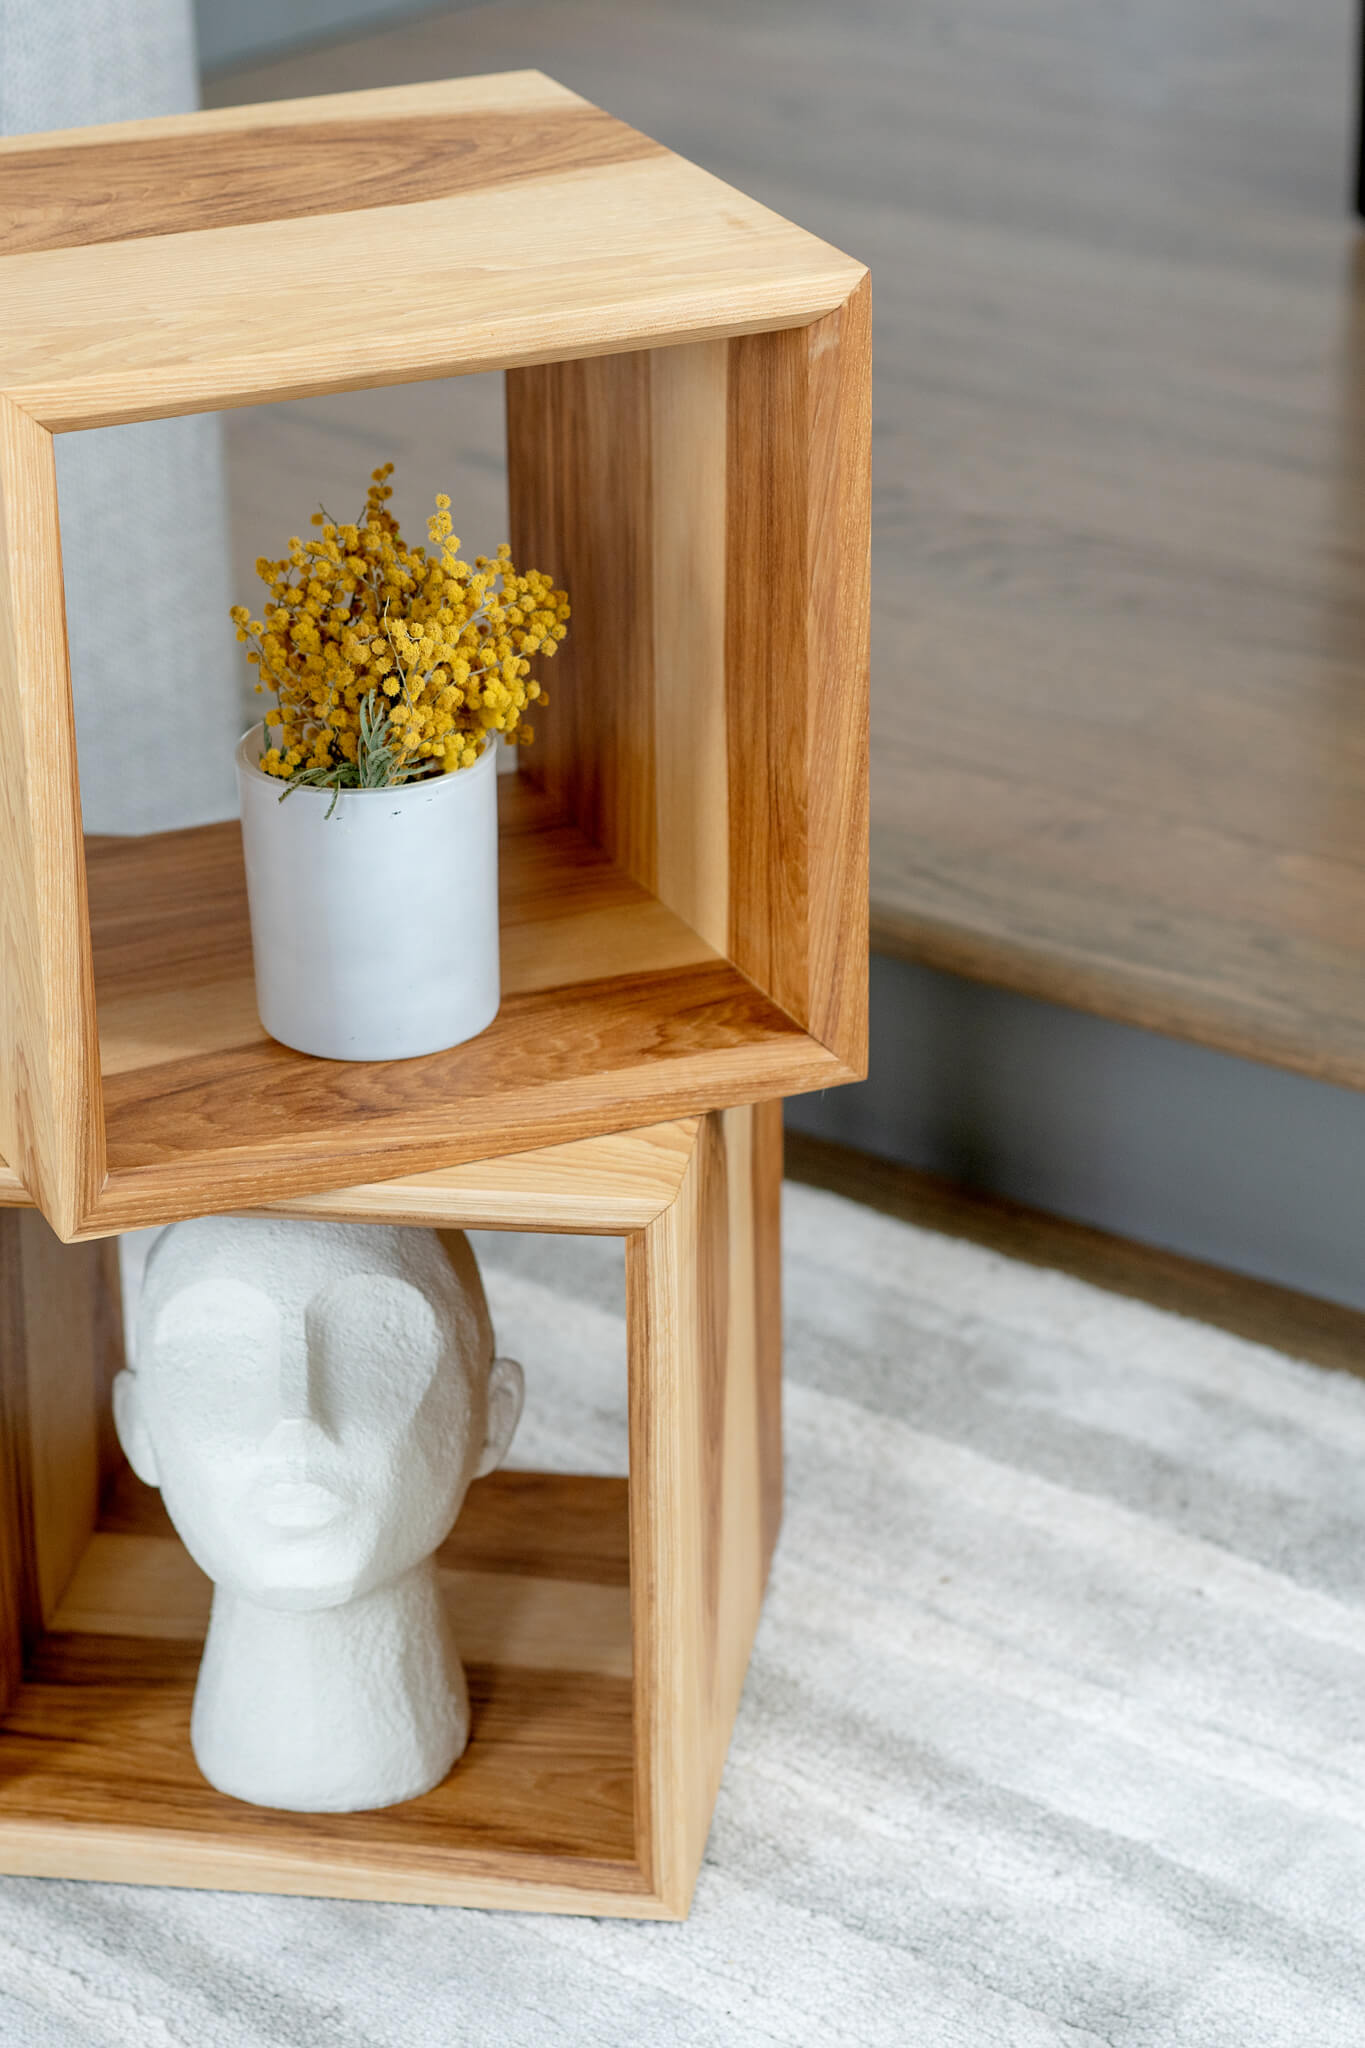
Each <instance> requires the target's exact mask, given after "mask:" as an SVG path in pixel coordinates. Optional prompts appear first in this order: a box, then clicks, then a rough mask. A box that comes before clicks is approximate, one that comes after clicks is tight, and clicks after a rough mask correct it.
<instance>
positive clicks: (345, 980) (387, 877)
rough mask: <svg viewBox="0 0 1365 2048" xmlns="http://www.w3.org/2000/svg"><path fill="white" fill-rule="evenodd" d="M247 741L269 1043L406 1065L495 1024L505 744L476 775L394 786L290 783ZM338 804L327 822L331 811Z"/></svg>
mask: <svg viewBox="0 0 1365 2048" xmlns="http://www.w3.org/2000/svg"><path fill="white" fill-rule="evenodd" d="M261 747H262V730H261V727H260V726H259V725H256V726H253V727H252V729H251V731H250V732H249V733H247V734H246V736H245V737H244V738H243V740H242V741H241V743H240V745H239V746H238V748H237V784H238V789H239V791H240V794H241V803H242V851H243V854H244V856H245V859H246V887H247V898H248V902H249V904H250V910H251V948H252V953H253V955H254V957H255V964H256V1004H257V1008H258V1009H259V1011H260V1017H261V1022H262V1024H263V1025H264V1026H265V1028H266V1030H267V1031H268V1032H269V1033H270V1036H271V1037H272V1038H277V1039H278V1040H279V1041H280V1043H281V1044H282V1045H288V1046H292V1047H293V1048H294V1049H295V1051H297V1052H306V1053H313V1054H314V1055H316V1057H318V1058H319V1059H328V1060H402V1059H414V1058H416V1057H417V1056H418V1055H419V1054H422V1053H429V1052H442V1051H444V1050H445V1049H446V1048H447V1047H448V1046H452V1045H461V1044H463V1043H464V1041H465V1040H466V1039H467V1038H473V1037H475V1036H476V1035H477V1034H478V1033H479V1032H480V1031H483V1030H484V1029H486V1027H487V1026H488V1025H489V1024H491V1023H492V1021H493V1019H494V1017H495V1016H496V1015H497V1011H498V1001H499V995H500V988H499V975H498V807H497V767H496V761H495V759H494V756H495V753H496V741H493V740H490V741H489V743H488V744H487V745H486V746H485V748H484V751H483V753H482V754H481V755H480V756H479V758H478V760H477V761H476V762H475V763H474V765H473V767H471V768H460V769H457V770H456V771H455V772H454V773H453V774H450V775H438V776H434V777H433V778H432V779H431V780H430V781H422V782H408V783H400V784H398V785H397V786H396V787H394V788H392V789H343V790H340V791H337V790H331V789H313V788H310V787H307V786H303V787H298V788H293V789H288V788H287V787H286V785H285V784H284V783H282V782H281V781H280V780H279V778H278V777H276V776H273V775H267V774H265V773H264V771H263V770H262V769H261V768H260V767H259V766H258V765H257V764H258V762H259V760H260V756H261ZM329 813H330V815H329Z"/></svg>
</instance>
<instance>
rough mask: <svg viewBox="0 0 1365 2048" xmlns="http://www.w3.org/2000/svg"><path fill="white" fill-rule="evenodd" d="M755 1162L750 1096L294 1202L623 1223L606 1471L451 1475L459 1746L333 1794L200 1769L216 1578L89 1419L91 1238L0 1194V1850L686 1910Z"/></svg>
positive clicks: (754, 1558) (384, 1894) (745, 1618)
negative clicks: (622, 1454)
mask: <svg viewBox="0 0 1365 2048" xmlns="http://www.w3.org/2000/svg"><path fill="white" fill-rule="evenodd" d="M780 1180H781V1122H780V1109H779V1107H778V1105H769V1106H766V1107H763V1108H760V1109H757V1110H749V1109H740V1110H729V1111H725V1112H721V1113H717V1114H714V1115H711V1116H708V1117H705V1118H702V1119H700V1120H696V1121H688V1122H686V1123H682V1124H672V1125H667V1126H656V1127H655V1128H654V1129H652V1130H649V1131H643V1132H636V1133H632V1134H628V1135H626V1136H624V1137H614V1138H608V1139H592V1140H587V1141H585V1142H584V1143H582V1144H580V1145H573V1146H561V1147H556V1148H554V1150H553V1152H548V1153H542V1154H536V1153H527V1154H524V1155H520V1156H519V1157H518V1158H516V1159H506V1160H502V1161H496V1162H491V1163H490V1164H489V1165H487V1166H486V1167H483V1168H460V1169H456V1170H454V1171H452V1172H451V1173H450V1174H448V1175H440V1176H433V1175H426V1176H423V1178H422V1180H421V1182H412V1183H399V1182H394V1183H388V1184H386V1185H384V1186H383V1187H381V1188H373V1189H365V1190H352V1191H348V1193H347V1194H345V1195H335V1194H333V1195H329V1196H326V1197H323V1198H320V1199H319V1201H318V1202H317V1203H316V1204H314V1205H309V1204H307V1203H296V1204H293V1205H292V1207H293V1208H294V1210H295V1211H296V1213H317V1214H327V1215H330V1216H335V1215H338V1214H348V1215H353V1216H355V1217H356V1218H357V1219H358V1220H363V1219H365V1218H367V1217H368V1218H372V1217H376V1216H379V1215H383V1216H384V1217H385V1219H386V1220H398V1219H400V1218H403V1219H405V1220H409V1221H413V1222H423V1223H432V1222H437V1223H448V1224H450V1225H451V1226H453V1227H460V1228H470V1229H475V1228H494V1229H496V1228H499V1227H509V1228H517V1229H528V1228H534V1227H535V1217H536V1213H537V1205H538V1208H539V1214H540V1218H541V1221H542V1223H543V1224H544V1225H545V1226H547V1227H552V1228H556V1229H560V1230H563V1229H572V1228H574V1219H575V1216H577V1217H578V1219H579V1222H578V1227H579V1228H581V1229H584V1230H588V1231H592V1232H594V1233H598V1234H603V1233H606V1234H617V1235H620V1236H623V1237H624V1238H625V1240H626V1283H627V1317H628V1323H629V1357H630V1365H629V1402H630V1446H631V1449H630V1465H631V1469H630V1476H629V1479H628V1480H627V1479H625V1478H622V1479H600V1478H582V1477H572V1476H570V1477H565V1476H562V1475H556V1474H548V1473H519V1472H503V1473H495V1474H493V1475H492V1476H491V1477H489V1478H487V1479H484V1480H480V1481H478V1482H476V1484H475V1485H474V1487H473V1488H472V1489H471V1492H470V1495H469V1498H468V1501H467V1504H466V1506H465V1509H464V1511H463V1513H462V1514H461V1517H460V1519H459V1521H458V1523H457V1524H456V1527H455V1530H454V1532H453V1534H452V1536H451V1537H450V1538H449V1539H448V1541H447V1543H446V1544H445V1545H444V1546H443V1548H442V1550H441V1552H440V1553H439V1554H438V1566H439V1569H440V1572H441V1578H442V1585H443V1587H444V1589H445V1590H446V1592H447V1595H448V1597H449V1598H450V1600H451V1602H452V1612H453V1615H454V1618H455V1625H456V1632H457V1638H458V1641H459V1646H460V1650H461V1654H462V1657H463V1659H464V1664H465V1669H466V1673H467V1677H468V1682H469V1692H470V1707H471V1733H470V1741H469V1747H468V1749H467V1750H466V1752H465V1754H464V1756H463V1758H462V1759H461V1761H460V1762H459V1763H458V1764H457V1766H456V1767H455V1769H454V1771H453V1772H452V1773H451V1775H450V1776H449V1777H448V1778H447V1779H446V1780H445V1781H444V1783H443V1784H441V1785H439V1786H437V1787H436V1789H435V1790H434V1791H431V1792H428V1793H425V1794H423V1795H422V1796H421V1797H420V1798H417V1799H412V1800H408V1801H406V1802H404V1803H403V1804H401V1805H397V1806H392V1807H388V1808H386V1809H384V1810H383V1811H380V1812H371V1813H358V1814H307V1815H305V1814H291V1813H283V1812H276V1811H267V1810H264V1809H259V1808H253V1807H249V1806H245V1805H242V1804H240V1803H239V1802H237V1801H235V1800H232V1799H230V1798H227V1797H225V1796H224V1795H223V1794H221V1793H219V1792H215V1791H214V1790H213V1789H212V1788H211V1787H210V1786H209V1785H207V1784H206V1783H205V1781H204V1780H203V1778H202V1777H201V1776H200V1775H199V1772H198V1771H197V1770H196V1768H195V1765H194V1760H193V1757H192V1755H191V1752H190V1742H189V1718H190V1702H191V1699H192V1695H193V1690H194V1681H195V1673H196V1670H197V1667H198V1663H199V1655H200V1650H201V1646H202V1642H203V1635H204V1630H205V1628H206V1626H207V1621H208V1610H209V1591H210V1589H209V1586H208V1582H207V1580H205V1579H204V1578H203V1576H202V1574H201V1573H200V1572H199V1571H198V1570H197V1568H196V1567H195V1565H194V1564H193V1563H192V1562H191V1560H190V1559H189V1557H188V1555H187V1554H186V1552H185V1551H184V1549H183V1547H182V1546H181V1544H180V1543H179V1540H178V1539H177V1538H176V1536H175V1535H174V1532H173V1531H172V1530H171V1528H170V1524H169V1522H168V1521H167V1520H166V1517H165V1513H164V1510H163V1508H162V1506H161V1502H160V1498H159V1496H158V1495H156V1494H155V1493H153V1492H151V1491H150V1490H149V1489H147V1488H144V1487H142V1486H141V1485H140V1484H139V1483H138V1482H137V1481H136V1480H134V1479H133V1477H132V1475H131V1473H129V1472H128V1471H127V1470H126V1468H123V1467H122V1465H121V1461H120V1460H119V1457H118V1453H117V1447H116V1445H115V1443H114V1440H113V1435H112V1430H111V1428H110V1426H109V1420H108V1386H109V1382H110V1380H111V1378H112V1374H113V1372H114V1371H115V1370H117V1367H118V1365H119V1363H120V1362H121V1361H120V1358H119V1355H118V1339H117V1331H118V1315H117V1303H116V1298H115V1297H114V1295H113V1293H112V1289H111V1278H112V1271H113V1262H112V1259H111V1253H110V1247H108V1246H107V1245H79V1246H62V1245H59V1244H58V1243H57V1241H56V1240H55V1239H54V1238H53V1237H52V1235H51V1233H50V1232H49V1231H48V1229H47V1227H46V1225H45V1224H43V1223H42V1222H41V1221H40V1220H39V1219H38V1218H37V1217H35V1216H33V1215H32V1214H27V1215H26V1214H22V1213H10V1214H8V1215H3V1216H0V1304H2V1305H3V1313H4V1318H5V1328H6V1330H7V1332H8V1333H9V1335H8V1341H7V1342H4V1343H3V1344H0V1359H2V1360H3V1366H2V1367H0V1403H2V1404H3V1405H0V1435H2V1436H3V1445H2V1446H0V1447H2V1448H3V1450H4V1452H5V1454H6V1457H7V1461H8V1463H9V1467H10V1471H11V1473H12V1475H13V1480H14V1483H13V1484H10V1485H6V1486H5V1487H3V1488H0V1514H3V1517H4V1519H3V1521H0V1680H3V1681H4V1688H5V1691H6V1693H7V1695H8V1698H9V1711H8V1712H7V1714H5V1716H4V1718H3V1720H0V1870H4V1871H10V1872H17V1873H23V1874H29V1875H39V1876H53V1877H86V1878H104V1879H110V1880H116V1881H118V1882H121V1883H150V1884H180V1885H201V1886H208V1887H211V1888H214V1889H219V1890H237V1891H278V1892H300V1893H311V1894H317V1895H327V1896H333V1897H346V1898H375V1899H397V1900H412V1901H426V1902H431V1903H437V1904H453V1905H477V1906H509V1907H515V1908H518V1909H520V1910H527V1909H537V1908H539V1909H541V1910H546V1911H554V1912H587V1913H598V1914H603V1913H605V1914H627V1915H633V1916H644V1917H652V1918H678V1917H681V1916H682V1915H684V1914H685V1913H686V1911H687V1908H688V1904H689V1901H690V1898H691V1891H692V1886H693V1883H694V1881H695V1877H696V1872H697V1868H698V1865H699V1863H700V1860H701V1854H702V1850H703V1848H704V1846H705V1841H706V1835H707V1831H708V1828H709V1826H710V1820H711V1811H712V1806H713V1803H714V1799H715V1793H716V1788H717V1785H718V1783H719V1779H720V1773H721V1768H722V1765H723V1763H724V1759H725V1752H726V1748H727V1746H728V1742H729V1735H730V1728H731V1724H732V1721H733V1717H734V1712H735V1708H736V1705H737V1704H738V1699H739V1693H740V1688H741V1686H742V1684H743V1679H744V1672H745V1669H746V1666H747V1663H748V1657H749V1650H750V1646H751V1643H752V1640H753V1632H754V1628H755V1625H756V1623H757V1618H758V1611H759V1605H760V1602H761V1599H762V1592H763V1585H764V1581H765V1579H766V1574H767V1566H768V1560H769V1557H770V1555H771V1550H772V1545H773V1541H774V1539H775V1537H776V1533H777V1523H778V1518H779V1515H780V1504H781V1449H780V1423H779V1400H780V1393H779V1375H780V1345H779V1303H778V1280H779V1264H778V1261H779V1246H778V1234H777V1233H778V1206H779V1191H780ZM524 1363H525V1364H526V1367H527V1370H528V1373H534V1370H535V1361H534V1360H533V1359H527V1360H525V1361H524ZM101 1500H102V1503H103V1504H102V1506H101V1505H100V1503H101Z"/></svg>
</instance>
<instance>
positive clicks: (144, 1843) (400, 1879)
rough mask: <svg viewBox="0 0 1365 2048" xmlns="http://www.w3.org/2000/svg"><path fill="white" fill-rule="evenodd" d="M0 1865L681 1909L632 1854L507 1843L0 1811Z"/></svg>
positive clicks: (653, 1915)
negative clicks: (574, 1853) (370, 1838)
mask: <svg viewBox="0 0 1365 2048" xmlns="http://www.w3.org/2000/svg"><path fill="white" fill-rule="evenodd" d="M0 1871H3V1872H4V1873H6V1874H7V1875H9V1876H12V1877H66V1878H79V1879H93V1880H96V1881H101V1882H104V1883H106V1884H156V1885H176V1886H181V1887H186V1888H188V1889H190V1890H194V1891H231V1892H259V1891H268V1892H272V1893H283V1894H286V1895H289V1896H293V1897H303V1898H329V1899H377V1900H387V1901H390V1902H392V1903H394V1904H399V1905H429V1906H481V1907H489V1908H500V1909H502V1910H503V1911H508V1910H511V1911H522V1912H537V1913H600V1914H610V1915H611V1916H612V1917H614V1918H630V1919H652V1920H673V1919H679V1918H683V1917H685V1915H684V1914H683V1913H680V1912H679V1910H678V1908H677V1907H676V1905H674V1904H671V1903H670V1902H668V1901H666V1900H664V1899H663V1898H661V1897H660V1896H659V1894H658V1893H656V1892H654V1891H652V1890H651V1889H650V1888H649V1886H648V1884H647V1882H646V1880H645V1877H644V1875H643V1873H642V1872H641V1870H640V1868H639V1866H638V1864H636V1863H628V1862H625V1861H622V1862H619V1863H617V1862H614V1861H608V1860H607V1859H604V1858H595V1857H582V1858H577V1857H570V1856H535V1855H532V1854H529V1853H526V1852H521V1853H518V1852H516V1851H512V1850H506V1849H489V1850H487V1851H485V1852H483V1853H482V1854H481V1853H479V1852H478V1851H474V1850H452V1851H450V1852H448V1853H446V1854H445V1855H442V1854H440V1853H439V1852H438V1853H434V1854H429V1855H427V1856H425V1857H424V1856H422V1855H421V1852H418V1854H417V1856H416V1857H415V1858H414V1855H413V1852H412V1850H411V1849H410V1848H397V1847H395V1848H394V1849H393V1850H392V1851H390V1852H388V1853H385V1852H383V1851H379V1850H370V1851H369V1852H368V1853H366V1854H363V1855H362V1854H348V1853H347V1852H346V1851H344V1850H340V1849H338V1847H337V1846H336V1845H335V1844H334V1843H331V1842H320V1843H319V1844H318V1846H317V1848H316V1849H314V1850H298V1849H294V1850H291V1849H289V1848H287V1847H286V1846H285V1845H284V1844H273V1843H263V1842H256V1843H252V1844H250V1845H246V1844H242V1845H238V1844H236V1843H234V1842H231V1841H225V1840H224V1839H223V1838H222V1837H215V1836H213V1835H212V1834H204V1833H198V1832H191V1831H189V1830H179V1829H171V1828H158V1827H150V1826H148V1827H137V1826H125V1827H109V1826H106V1825H104V1824H100V1825H98V1826H91V1825H83V1824H81V1823H78V1822H64V1821H59V1820H52V1821H11V1820H0Z"/></svg>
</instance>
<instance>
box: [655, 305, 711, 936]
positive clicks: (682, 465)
mask: <svg viewBox="0 0 1365 2048" xmlns="http://www.w3.org/2000/svg"><path fill="white" fill-rule="evenodd" d="M650 373H651V378H652V389H651V404H650V451H649V464H650V500H651V507H650V509H651V521H650V527H651V538H652V542H653V551H654V559H653V564H652V583H653V593H654V617H653V632H654V644H653V649H652V656H653V662H652V666H653V674H654V688H653V692H652V700H651V709H652V717H653V727H654V811H655V818H656V822H657V846H656V850H655V874H654V886H655V888H656V890H657V891H658V894H659V898H660V900H661V901H662V902H664V903H666V904H668V906H669V908H670V909H672V910H675V911H676V912H677V914H678V916H679V917H681V918H682V919H683V920H684V922H685V923H687V924H689V925H691V927H692V929H693V930H694V931H695V932H698V933H700V935H701V937H702V938H704V939H706V940H707V941H708V942H709V943H710V944H711V945H712V946H714V947H715V948H716V950H717V952H720V953H724V952H726V951H727V950H728V946H729V937H730V788H729V762H728V754H727V739H728V723H727V704H726V675H725V599H726V560H725V542H726V535H725V520H724V517H723V514H722V509H721V508H722V507H723V506H724V504H725V492H726V454H727V450H726V424H727V422H726V393H727V390H728V380H729V374H730V350H729V348H728V347H727V346H726V344H725V343H724V342H718V341H710V342H698V343H695V344H694V345H693V346H692V347H691V348H670V349H656V350H655V351H654V353H653V355H652V356H651V358H650Z"/></svg>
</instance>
